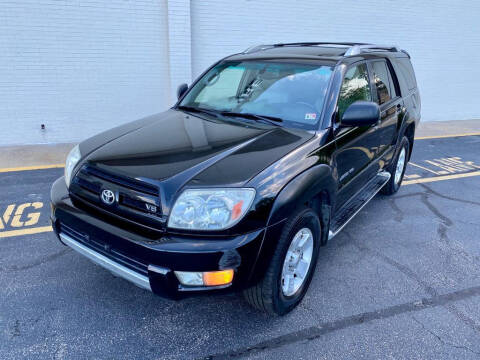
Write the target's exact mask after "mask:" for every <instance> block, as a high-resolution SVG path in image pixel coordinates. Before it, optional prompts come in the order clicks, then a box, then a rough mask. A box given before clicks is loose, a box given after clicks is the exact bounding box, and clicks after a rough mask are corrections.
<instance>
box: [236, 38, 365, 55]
mask: <svg viewBox="0 0 480 360" xmlns="http://www.w3.org/2000/svg"><path fill="white" fill-rule="evenodd" d="M319 45H330V46H344V47H351V46H354V45H368V44H365V43H352V42H336V41H322V42H295V43H277V44H269V45H267V44H263V45H254V46H250V47H249V48H247V49H245V50H244V51H243V54H249V53H252V52H256V51H261V50H267V49H272V48H275V47H283V46H319Z"/></svg>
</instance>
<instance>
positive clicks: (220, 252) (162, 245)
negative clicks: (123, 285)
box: [51, 178, 283, 298]
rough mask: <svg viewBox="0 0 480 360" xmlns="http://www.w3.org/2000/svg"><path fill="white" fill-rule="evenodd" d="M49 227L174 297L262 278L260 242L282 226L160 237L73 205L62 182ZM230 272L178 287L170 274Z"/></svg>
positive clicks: (56, 187)
mask: <svg viewBox="0 0 480 360" xmlns="http://www.w3.org/2000/svg"><path fill="white" fill-rule="evenodd" d="M51 200H52V213H51V219H52V225H53V229H54V231H55V233H56V234H57V236H58V237H59V239H60V241H61V242H62V243H64V244H65V245H67V246H69V247H71V248H72V249H74V250H75V251H77V252H78V253H80V254H82V255H83V256H85V257H87V258H89V259H90V260H91V261H93V262H95V263H97V264H98V265H100V266H102V267H104V268H106V269H107V270H109V271H111V272H112V273H114V274H115V275H117V276H120V277H122V278H125V279H126V280H128V281H130V282H132V283H134V284H135V285H137V286H139V287H141V288H143V289H147V290H150V291H152V292H154V293H155V294H158V295H161V296H164V297H168V298H178V297H180V296H185V295H186V294H195V293H199V292H204V291H205V290H210V291H211V290H225V289H229V290H234V289H241V288H244V287H247V286H249V285H250V284H251V283H252V282H255V281H256V280H258V279H259V278H261V277H262V276H263V271H264V269H265V267H266V266H265V264H264V263H265V261H267V259H269V257H268V256H259V255H260V254H261V249H262V246H263V244H264V241H265V240H266V239H267V238H270V239H271V240H270V241H274V239H276V238H278V233H279V230H280V229H281V227H282V226H283V224H282V223H279V224H276V225H273V226H270V227H267V228H264V229H259V230H257V231H254V232H251V233H248V234H242V235H237V236H233V237H226V238H223V237H197V238H195V237H187V236H182V237H179V236H176V235H172V234H168V233H160V234H159V235H158V236H152V235H151V234H142V233H141V232H139V231H135V232H132V231H128V229H125V228H122V227H119V226H116V225H115V224H114V223H112V221H105V220H102V219H101V217H100V216H98V214H96V215H95V216H93V215H92V214H90V213H89V212H88V211H87V210H84V209H80V208H78V207H76V206H75V205H74V204H73V203H72V201H71V199H70V197H69V194H68V190H67V188H66V186H65V182H64V180H63V178H60V179H59V180H57V181H56V182H55V183H54V184H53V186H52V191H51ZM224 269H234V278H233V282H232V283H230V284H228V285H222V286H211V287H199V286H184V285H182V284H181V283H180V282H179V281H178V279H177V277H176V275H175V273H174V271H198V272H201V271H216V270H224Z"/></svg>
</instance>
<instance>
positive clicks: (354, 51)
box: [344, 44, 400, 56]
mask: <svg viewBox="0 0 480 360" xmlns="http://www.w3.org/2000/svg"><path fill="white" fill-rule="evenodd" d="M367 49H371V50H387V51H400V49H399V48H398V46H395V45H375V44H361V45H359V44H357V45H353V46H352V47H350V48H349V49H348V50H347V51H346V52H345V54H344V56H354V55H359V54H361V53H362V51H363V50H367Z"/></svg>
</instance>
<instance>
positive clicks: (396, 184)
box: [382, 136, 410, 195]
mask: <svg viewBox="0 0 480 360" xmlns="http://www.w3.org/2000/svg"><path fill="white" fill-rule="evenodd" d="M409 149H410V144H409V141H408V138H407V137H406V136H404V137H403V138H402V141H401V142H400V146H399V147H398V150H397V153H396V155H395V161H394V162H393V163H392V164H391V166H390V169H389V172H390V175H391V177H390V180H388V182H387V183H386V184H385V186H384V187H383V188H382V194H385V195H393V194H395V193H396V192H397V191H398V189H400V185H402V181H403V176H404V175H405V169H406V168H407V163H408V156H409Z"/></svg>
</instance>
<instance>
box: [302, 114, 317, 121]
mask: <svg viewBox="0 0 480 360" xmlns="http://www.w3.org/2000/svg"><path fill="white" fill-rule="evenodd" d="M316 119H317V114H316V113H306V114H305V120H316Z"/></svg>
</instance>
